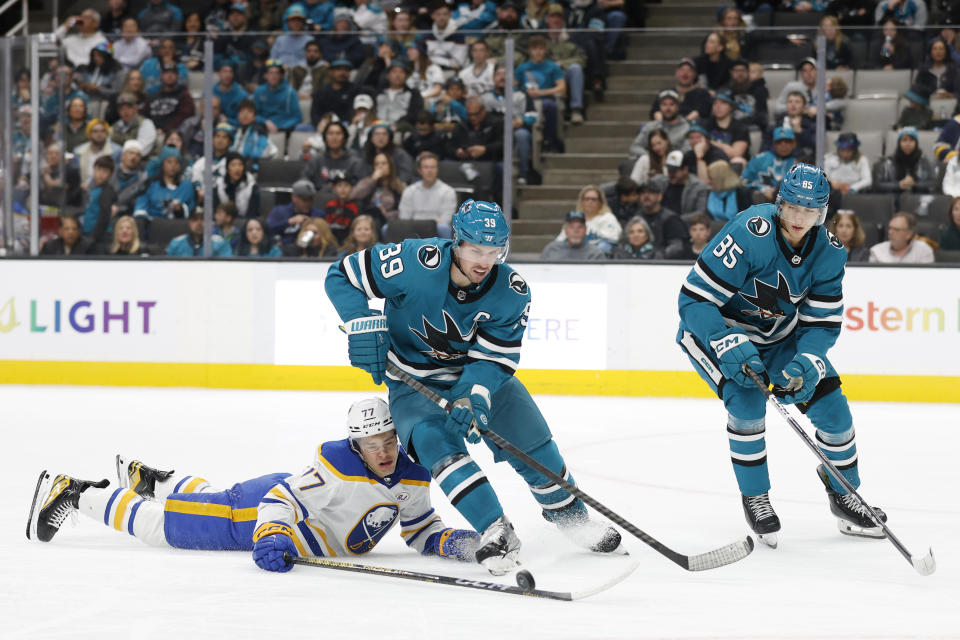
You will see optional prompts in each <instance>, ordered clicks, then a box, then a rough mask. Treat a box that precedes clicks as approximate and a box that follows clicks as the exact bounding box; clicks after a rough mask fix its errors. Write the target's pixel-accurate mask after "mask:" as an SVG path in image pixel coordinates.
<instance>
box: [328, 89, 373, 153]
mask: <svg viewBox="0 0 960 640" xmlns="http://www.w3.org/2000/svg"><path fill="white" fill-rule="evenodd" d="M376 121H377V110H376V109H375V108H374V104H373V98H371V97H370V95H369V94H367V93H358V94H357V95H356V97H354V99H353V118H352V119H351V120H350V123H349V124H348V125H347V132H348V133H349V139H348V140H347V148H348V149H351V150H353V151H360V150H361V149H363V147H364V145H366V144H367V139H368V138H369V137H370V130H371V129H372V128H373V125H374V123H375V122H376ZM321 141H322V138H321Z"/></svg>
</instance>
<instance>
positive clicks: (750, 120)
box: [725, 58, 770, 131]
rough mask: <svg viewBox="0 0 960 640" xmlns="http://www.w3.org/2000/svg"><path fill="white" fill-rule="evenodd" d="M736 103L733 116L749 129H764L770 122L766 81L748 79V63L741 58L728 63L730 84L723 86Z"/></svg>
mask: <svg viewBox="0 0 960 640" xmlns="http://www.w3.org/2000/svg"><path fill="white" fill-rule="evenodd" d="M725 89H726V91H728V92H729V93H730V95H731V96H732V97H733V99H734V100H735V101H736V103H737V108H735V109H734V110H733V117H734V119H735V120H737V122H741V123H743V124H744V125H746V126H747V127H749V128H750V129H759V130H760V131H766V130H767V126H768V124H769V122H770V114H769V112H768V111H767V99H768V98H769V97H770V92H769V91H767V83H766V81H765V80H764V79H763V78H760V79H758V80H756V81H754V80H751V79H750V64H749V63H748V62H747V61H746V60H743V59H742V58H741V59H739V60H734V61H732V62H731V63H730V84H729V85H728V86H727V87H726V88H725Z"/></svg>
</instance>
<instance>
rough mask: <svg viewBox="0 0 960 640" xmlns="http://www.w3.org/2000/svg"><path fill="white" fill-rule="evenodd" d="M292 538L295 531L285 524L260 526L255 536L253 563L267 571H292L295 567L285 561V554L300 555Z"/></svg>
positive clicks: (272, 523) (274, 523)
mask: <svg viewBox="0 0 960 640" xmlns="http://www.w3.org/2000/svg"><path fill="white" fill-rule="evenodd" d="M292 536H293V531H292V530H291V529H290V527H288V526H287V525H285V524H280V523H277V522H268V523H265V524H263V525H260V528H259V529H258V530H257V531H256V533H255V534H254V539H255V540H254V543H253V561H254V562H256V563H257V566H258V567H260V568H261V569H266V570H267V571H279V572H281V573H284V572H286V571H290V569H293V565H292V564H288V563H287V561H286V560H284V558H283V556H284V554H287V553H289V554H290V555H291V556H296V555H299V554H297V547H296V546H295V545H294V544H293V538H292Z"/></svg>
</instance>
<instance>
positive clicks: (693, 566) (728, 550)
mask: <svg viewBox="0 0 960 640" xmlns="http://www.w3.org/2000/svg"><path fill="white" fill-rule="evenodd" d="M751 553H753V538H751V537H750V536H747V537H746V538H745V539H743V540H737V541H736V542H731V543H730V544H728V545H727V546H725V547H720V548H719V549H714V550H713V551H707V552H706V553H701V554H699V555H695V556H690V557H689V558H688V560H687V570H688V571H706V570H708V569H716V568H717V567H722V566H724V565H728V564H733V563H734V562H739V561H740V560H743V559H744V558H746V557H747V556H748V555H750V554H751Z"/></svg>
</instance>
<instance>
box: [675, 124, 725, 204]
mask: <svg viewBox="0 0 960 640" xmlns="http://www.w3.org/2000/svg"><path fill="white" fill-rule="evenodd" d="M687 144H688V145H689V146H690V149H689V151H686V152H685V153H684V154H683V163H684V164H685V165H687V167H688V168H689V169H690V173H693V174H696V176H697V177H698V178H700V180H702V181H703V182H705V183H709V181H710V178H709V176H708V174H707V167H708V166H709V165H710V163H711V162H716V161H717V160H726V161H728V162H729V161H730V157H729V156H728V155H727V154H726V153H724V152H723V151H722V150H721V149H720V148H719V147H718V146H717V145H715V144H713V141H712V140H711V139H710V132H709V131H707V128H706V127H705V126H704V123H703V122H701V121H699V120H696V121H694V122H691V123H690V130H689V131H687ZM682 213H686V212H682Z"/></svg>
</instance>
